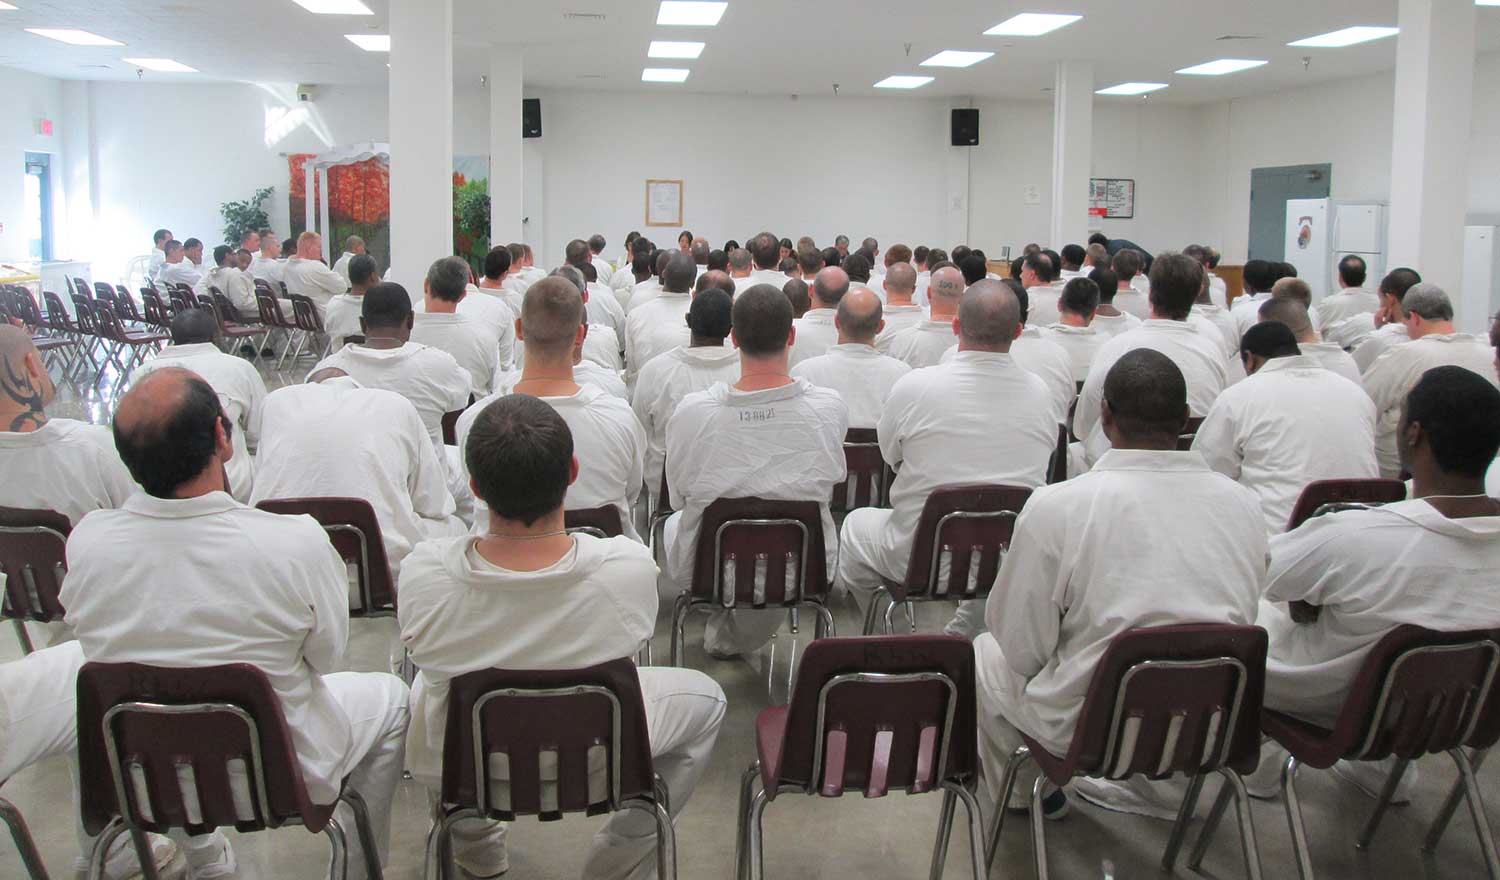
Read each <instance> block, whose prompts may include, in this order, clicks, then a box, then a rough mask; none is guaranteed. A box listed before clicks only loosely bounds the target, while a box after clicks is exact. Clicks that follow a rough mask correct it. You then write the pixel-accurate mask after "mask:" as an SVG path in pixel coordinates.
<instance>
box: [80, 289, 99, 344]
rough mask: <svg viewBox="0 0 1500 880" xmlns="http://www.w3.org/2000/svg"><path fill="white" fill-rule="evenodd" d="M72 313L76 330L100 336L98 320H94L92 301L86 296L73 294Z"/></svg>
mask: <svg viewBox="0 0 1500 880" xmlns="http://www.w3.org/2000/svg"><path fill="white" fill-rule="evenodd" d="M73 313H74V315H75V316H76V317H75V320H76V321H77V322H78V332H80V333H85V334H88V335H89V336H102V335H103V334H102V333H100V332H99V322H98V321H96V320H94V301H93V300H92V299H89V298H88V297H86V296H79V295H78V294H76V293H75V294H73Z"/></svg>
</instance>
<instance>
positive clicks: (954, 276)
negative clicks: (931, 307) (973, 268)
mask: <svg viewBox="0 0 1500 880" xmlns="http://www.w3.org/2000/svg"><path fill="white" fill-rule="evenodd" d="M965 286H966V285H965V284H964V276H963V274H962V273H961V272H959V271H958V270H957V269H955V268H952V267H944V268H941V269H934V270H933V272H932V279H931V280H930V281H929V282H928V283H927V298H928V299H929V300H932V301H936V302H946V303H949V304H951V305H953V306H957V304H958V299H959V297H961V296H963V293H964V287H965Z"/></svg>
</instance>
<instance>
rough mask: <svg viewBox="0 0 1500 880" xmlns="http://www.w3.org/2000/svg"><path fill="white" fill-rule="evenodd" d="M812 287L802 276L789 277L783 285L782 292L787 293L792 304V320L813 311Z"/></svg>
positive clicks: (787, 299)
mask: <svg viewBox="0 0 1500 880" xmlns="http://www.w3.org/2000/svg"><path fill="white" fill-rule="evenodd" d="M811 291H812V288H811V287H809V286H808V284H807V282H806V281H803V280H802V279H801V278H788V279H787V282H786V283H785V284H783V285H781V292H782V293H784V294H786V301H787V302H789V303H791V304H792V320H793V321H794V322H795V321H796V320H797V319H798V318H800V317H802V316H803V315H805V314H807V313H808V312H810V311H812V293H811Z"/></svg>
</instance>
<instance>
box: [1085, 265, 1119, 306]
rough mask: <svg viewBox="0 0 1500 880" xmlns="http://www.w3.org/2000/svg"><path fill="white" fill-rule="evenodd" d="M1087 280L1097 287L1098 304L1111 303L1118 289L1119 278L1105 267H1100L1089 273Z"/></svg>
mask: <svg viewBox="0 0 1500 880" xmlns="http://www.w3.org/2000/svg"><path fill="white" fill-rule="evenodd" d="M1089 280H1090V281H1092V282H1094V283H1095V284H1097V285H1098V286H1099V302H1101V303H1112V302H1114V301H1115V294H1116V293H1117V292H1118V291H1119V289H1120V280H1119V276H1118V275H1116V274H1115V270H1113V269H1111V268H1109V266H1107V265H1102V264H1101V265H1100V266H1099V267H1098V268H1097V269H1095V270H1094V271H1092V272H1090V273H1089Z"/></svg>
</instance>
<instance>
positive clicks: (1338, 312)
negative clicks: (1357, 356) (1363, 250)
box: [1318, 254, 1380, 334]
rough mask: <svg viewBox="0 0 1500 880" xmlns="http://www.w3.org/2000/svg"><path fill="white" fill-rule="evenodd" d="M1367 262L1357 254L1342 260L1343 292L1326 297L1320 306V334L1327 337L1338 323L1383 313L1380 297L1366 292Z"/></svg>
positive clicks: (1340, 290)
mask: <svg viewBox="0 0 1500 880" xmlns="http://www.w3.org/2000/svg"><path fill="white" fill-rule="evenodd" d="M1365 271H1366V270H1365V261H1364V258H1363V257H1360V256H1358V255H1356V254H1348V255H1346V256H1345V257H1344V258H1343V259H1342V260H1339V292H1338V293H1331V294H1329V295H1328V296H1325V297H1323V301H1322V302H1320V303H1318V332H1319V333H1323V334H1327V333H1328V329H1329V328H1330V327H1332V326H1334V325H1335V324H1341V323H1343V322H1344V321H1347V320H1349V319H1350V318H1355V317H1360V316H1364V317H1369V318H1372V319H1373V317H1374V315H1375V313H1376V312H1377V311H1379V310H1380V297H1379V296H1378V295H1377V294H1374V293H1371V292H1370V291H1368V290H1365Z"/></svg>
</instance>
